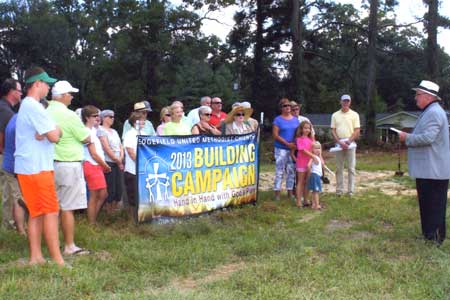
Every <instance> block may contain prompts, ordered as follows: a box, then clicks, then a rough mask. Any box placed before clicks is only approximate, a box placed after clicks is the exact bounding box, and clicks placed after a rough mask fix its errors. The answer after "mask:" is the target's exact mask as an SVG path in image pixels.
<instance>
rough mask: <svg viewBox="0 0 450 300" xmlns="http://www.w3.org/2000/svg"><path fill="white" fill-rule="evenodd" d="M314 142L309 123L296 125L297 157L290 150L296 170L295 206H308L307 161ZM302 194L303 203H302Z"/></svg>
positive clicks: (311, 155) (304, 122)
mask: <svg viewBox="0 0 450 300" xmlns="http://www.w3.org/2000/svg"><path fill="white" fill-rule="evenodd" d="M313 142H314V140H313V138H312V132H311V123H309V122H308V121H303V122H301V123H300V125H299V126H298V127H297V129H296V131H295V144H296V146H297V157H295V151H292V152H291V155H292V159H293V160H294V161H295V168H296V170H297V189H296V196H297V197H296V198H297V206H298V207H302V206H303V207H305V206H309V204H308V203H309V202H307V199H308V189H307V188H306V183H307V179H308V175H309V169H308V163H309V160H310V159H311V158H312V157H313V154H312V152H311V151H312V143H313ZM302 196H303V204H302Z"/></svg>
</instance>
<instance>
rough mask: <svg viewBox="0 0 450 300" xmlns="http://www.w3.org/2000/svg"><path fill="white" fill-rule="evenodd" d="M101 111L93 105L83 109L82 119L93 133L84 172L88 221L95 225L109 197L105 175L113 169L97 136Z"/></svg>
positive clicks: (85, 151) (85, 148)
mask: <svg viewBox="0 0 450 300" xmlns="http://www.w3.org/2000/svg"><path fill="white" fill-rule="evenodd" d="M99 113H100V111H99V109H98V108H97V107H95V106H93V105H87V106H85V107H83V110H82V111H81V118H82V120H83V123H84V125H85V126H86V127H87V128H88V129H89V130H90V131H91V142H90V143H89V144H87V145H85V146H84V162H83V172H84V178H85V180H86V183H87V186H88V190H89V202H88V208H87V214H88V221H89V223H90V224H95V223H96V220H97V215H98V213H99V211H100V209H101V208H102V205H103V202H104V201H105V199H106V197H107V196H108V192H107V190H106V180H105V175H104V174H103V173H109V172H111V167H110V166H108V164H107V163H106V162H105V153H104V152H103V148H102V144H101V142H100V140H99V138H98V136H97V127H98V126H99V124H100V114H99Z"/></svg>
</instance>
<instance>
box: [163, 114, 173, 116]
mask: <svg viewBox="0 0 450 300" xmlns="http://www.w3.org/2000/svg"><path fill="white" fill-rule="evenodd" d="M164 116H166V117H170V116H172V115H171V114H165V115H164Z"/></svg>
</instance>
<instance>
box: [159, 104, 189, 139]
mask: <svg viewBox="0 0 450 300" xmlns="http://www.w3.org/2000/svg"><path fill="white" fill-rule="evenodd" d="M182 105H183V104H182V103H181V102H180V101H174V102H173V103H172V105H170V107H169V111H170V116H171V121H170V122H167V123H166V124H165V125H164V129H163V135H190V134H191V126H190V125H188V124H187V123H186V121H183V117H184V111H183V106H182Z"/></svg>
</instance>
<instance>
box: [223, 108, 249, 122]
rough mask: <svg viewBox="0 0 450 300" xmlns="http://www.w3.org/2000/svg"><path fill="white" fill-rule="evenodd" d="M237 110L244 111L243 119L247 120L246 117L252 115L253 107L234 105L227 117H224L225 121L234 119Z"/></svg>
mask: <svg viewBox="0 0 450 300" xmlns="http://www.w3.org/2000/svg"><path fill="white" fill-rule="evenodd" d="M238 112H244V120H245V121H247V120H248V118H250V116H251V115H252V113H253V109H252V108H245V107H243V106H235V107H233V109H232V110H231V111H230V112H229V113H228V115H227V117H226V118H225V123H231V122H233V121H234V116H235V115H236V114H237V113H238Z"/></svg>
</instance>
